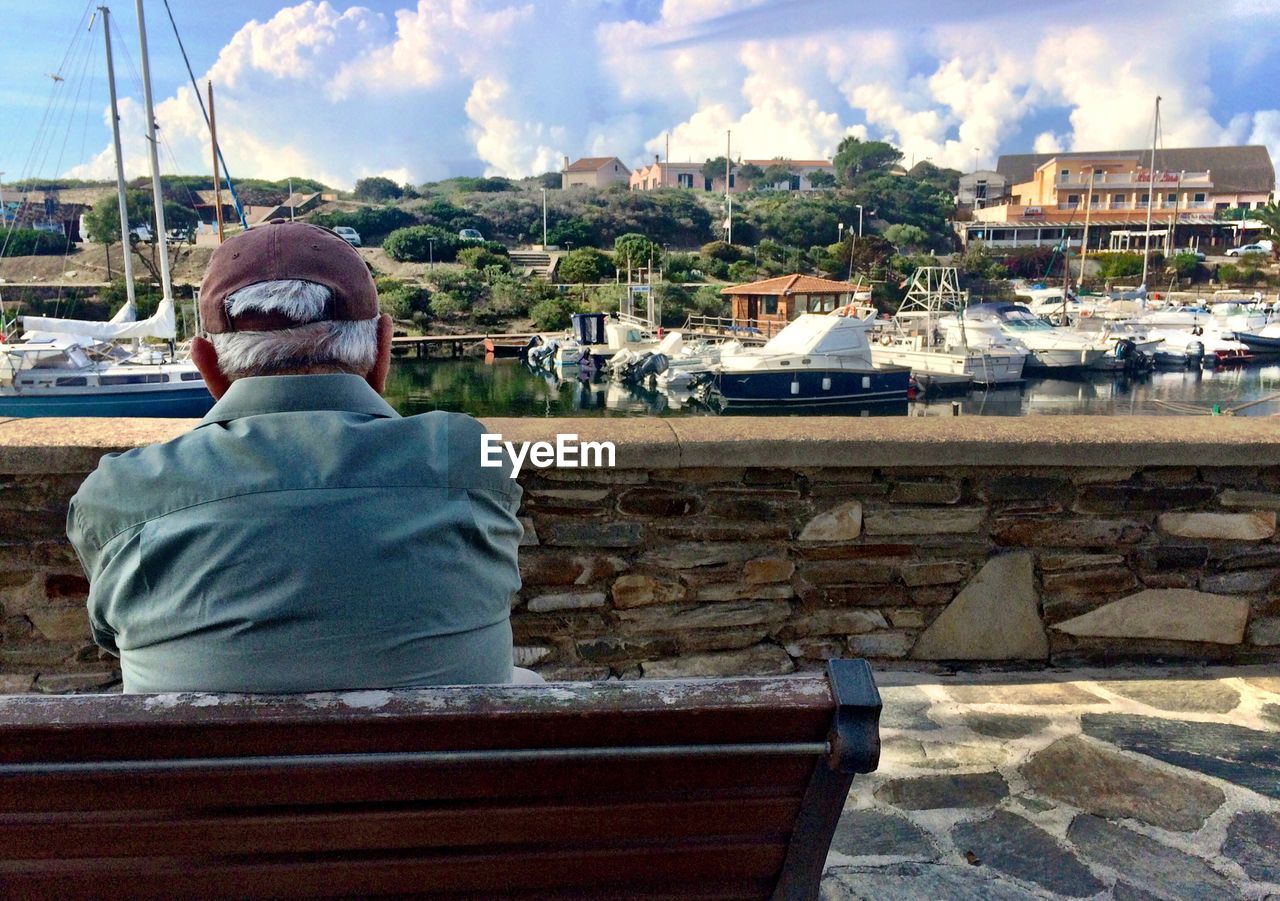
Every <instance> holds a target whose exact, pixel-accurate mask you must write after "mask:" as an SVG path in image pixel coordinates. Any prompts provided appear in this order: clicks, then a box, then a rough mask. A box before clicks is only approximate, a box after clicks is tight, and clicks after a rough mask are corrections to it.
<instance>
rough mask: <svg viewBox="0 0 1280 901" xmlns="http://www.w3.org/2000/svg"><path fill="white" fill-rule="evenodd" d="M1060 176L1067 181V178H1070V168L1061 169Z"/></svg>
mask: <svg viewBox="0 0 1280 901" xmlns="http://www.w3.org/2000/svg"><path fill="white" fill-rule="evenodd" d="M1060 177H1061V179H1062V180H1063V181H1068V180H1070V177H1071V170H1070V169H1063V170H1062V173H1061V176H1060Z"/></svg>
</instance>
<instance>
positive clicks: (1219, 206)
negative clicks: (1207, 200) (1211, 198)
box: [1213, 203, 1231, 210]
mask: <svg viewBox="0 0 1280 901" xmlns="http://www.w3.org/2000/svg"><path fill="white" fill-rule="evenodd" d="M1229 206H1231V204H1229V203H1215V204H1214V205H1213V208H1214V209H1215V210H1225V209H1226V208H1227V207H1229Z"/></svg>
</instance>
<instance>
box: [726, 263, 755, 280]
mask: <svg viewBox="0 0 1280 901" xmlns="http://www.w3.org/2000/svg"><path fill="white" fill-rule="evenodd" d="M755 280H756V267H755V266H754V265H753V264H752V262H751V261H750V260H738V262H736V263H731V264H730V265H729V281H731V282H752V281H755Z"/></svg>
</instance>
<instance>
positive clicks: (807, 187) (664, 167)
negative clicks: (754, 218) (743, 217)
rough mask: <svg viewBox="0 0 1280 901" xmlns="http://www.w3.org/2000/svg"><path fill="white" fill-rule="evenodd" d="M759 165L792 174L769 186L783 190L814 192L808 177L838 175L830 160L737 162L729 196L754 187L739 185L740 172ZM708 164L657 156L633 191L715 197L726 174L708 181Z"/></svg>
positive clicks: (637, 175) (635, 176) (634, 180)
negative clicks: (680, 191)
mask: <svg viewBox="0 0 1280 901" xmlns="http://www.w3.org/2000/svg"><path fill="white" fill-rule="evenodd" d="M748 164H751V165H755V166H759V167H760V168H761V169H768V168H769V167H770V166H775V165H777V166H785V167H786V168H787V169H788V170H789V171H790V172H791V177H790V179H788V180H787V181H782V182H778V183H777V184H776V185H770V186H768V187H772V188H775V189H777V190H782V191H812V190H814V187H813V185H812V184H811V183H810V181H809V177H810V176H811V175H813V174H814V173H815V172H829V173H831V174H832V175H835V172H836V169H835V166H833V165H832V164H831V161H830V160H785V159H780V158H779V159H771V160H738V161H737V162H736V163H734V164H733V165H732V166H731V167H730V169H729V193H730V194H741V193H743V192H744V191H748V190H750V189H751V187H752V186H749V185H747V184H746V183H745V182H744V183H742V184H739V182H738V169H739V168H740V167H742V166H745V165H748ZM704 165H705V163H695V162H683V163H672V162H665V163H664V162H662V160H661V159H659V158H658V157H654V159H653V163H652V164H650V165H648V166H642V167H641V168H639V169H637V170H636V171H635V172H633V173H632V175H631V182H630V184H631V190H633V191H653V190H656V189H658V188H688V189H690V190H693V189H697V190H699V191H711V192H713V193H716V194H723V193H724V175H723V174H719V175H717V176H715V177H712V178H707V177H706V176H705V175H703V174H702V167H703V166H704ZM754 187H756V188H761V187H766V186H765V185H760V184H756V185H755V186H754Z"/></svg>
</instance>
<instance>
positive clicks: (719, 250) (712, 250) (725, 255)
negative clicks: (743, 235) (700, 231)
mask: <svg viewBox="0 0 1280 901" xmlns="http://www.w3.org/2000/svg"><path fill="white" fill-rule="evenodd" d="M698 253H699V254H701V255H702V256H704V257H706V258H707V259H709V260H719V261H720V262H722V263H736V262H738V261H739V260H744V259H746V258H747V257H748V256H750V254H749V253H748V252H747V249H746V248H745V247H739V246H738V245H737V244H730V243H728V242H727V241H712V242H711V243H709V244H703V245H702V247H701V248H700V249H699V250H698Z"/></svg>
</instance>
